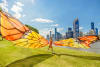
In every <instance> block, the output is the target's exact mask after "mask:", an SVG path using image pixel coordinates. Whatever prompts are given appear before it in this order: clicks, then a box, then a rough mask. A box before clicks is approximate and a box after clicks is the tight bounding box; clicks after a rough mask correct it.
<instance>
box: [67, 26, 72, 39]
mask: <svg viewBox="0 0 100 67" xmlns="http://www.w3.org/2000/svg"><path fill="white" fill-rule="evenodd" d="M67 37H68V38H73V31H72V28H71V27H69V28H68V34H67Z"/></svg>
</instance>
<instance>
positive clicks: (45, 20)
mask: <svg viewBox="0 0 100 67" xmlns="http://www.w3.org/2000/svg"><path fill="white" fill-rule="evenodd" d="M32 21H33V22H40V23H53V22H54V21H53V20H50V19H44V18H35V19H33V20H32Z"/></svg>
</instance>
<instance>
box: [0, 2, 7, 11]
mask: <svg viewBox="0 0 100 67" xmlns="http://www.w3.org/2000/svg"><path fill="white" fill-rule="evenodd" d="M0 7H1V8H2V9H3V10H5V11H6V12H8V8H7V7H8V2H7V0H2V3H0Z"/></svg>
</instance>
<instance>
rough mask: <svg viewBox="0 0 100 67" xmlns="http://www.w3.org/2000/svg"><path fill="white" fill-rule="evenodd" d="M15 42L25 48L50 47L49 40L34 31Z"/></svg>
mask: <svg viewBox="0 0 100 67" xmlns="http://www.w3.org/2000/svg"><path fill="white" fill-rule="evenodd" d="M13 42H14V43H15V45H18V46H23V47H25V48H40V47H44V46H47V45H48V40H46V39H45V38H44V37H42V36H41V35H39V34H38V33H36V32H34V31H31V32H27V33H25V35H24V37H23V38H22V39H19V40H16V41H13Z"/></svg>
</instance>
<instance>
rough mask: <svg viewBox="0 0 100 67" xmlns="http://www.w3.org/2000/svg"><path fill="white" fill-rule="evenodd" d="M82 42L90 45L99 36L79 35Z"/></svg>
mask: <svg viewBox="0 0 100 67" xmlns="http://www.w3.org/2000/svg"><path fill="white" fill-rule="evenodd" d="M78 39H79V40H80V43H81V44H85V45H86V46H88V47H90V44H91V43H93V42H95V41H96V40H98V37H97V36H83V37H78Z"/></svg>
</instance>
